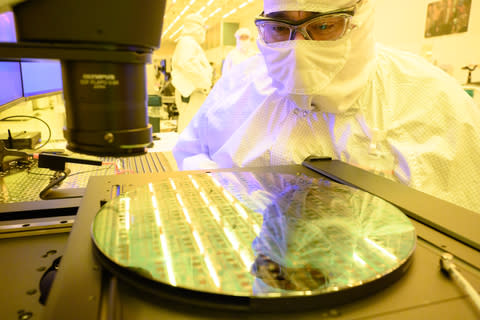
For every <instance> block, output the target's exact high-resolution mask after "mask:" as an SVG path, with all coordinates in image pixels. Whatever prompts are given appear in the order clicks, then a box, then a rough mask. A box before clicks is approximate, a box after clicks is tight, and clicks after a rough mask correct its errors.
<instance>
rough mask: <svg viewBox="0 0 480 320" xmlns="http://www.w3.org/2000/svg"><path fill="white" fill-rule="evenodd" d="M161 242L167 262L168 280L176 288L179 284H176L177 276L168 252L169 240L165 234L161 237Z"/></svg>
mask: <svg viewBox="0 0 480 320" xmlns="http://www.w3.org/2000/svg"><path fill="white" fill-rule="evenodd" d="M160 242H161V243H162V250H163V255H164V257H165V260H166V265H167V274H168V280H169V282H170V284H171V285H173V286H176V285H177V283H176V282H175V274H174V273H173V265H172V258H171V257H170V251H168V246H167V239H166V238H165V235H164V234H162V235H161V236H160Z"/></svg>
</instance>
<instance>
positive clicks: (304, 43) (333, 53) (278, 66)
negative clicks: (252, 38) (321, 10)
mask: <svg viewBox="0 0 480 320" xmlns="http://www.w3.org/2000/svg"><path fill="white" fill-rule="evenodd" d="M257 43H258V47H259V49H260V51H261V52H262V54H263V58H264V59H265V63H266V65H267V69H268V73H269V75H270V76H271V77H272V79H273V85H274V86H275V87H276V88H277V89H279V91H280V93H282V94H301V95H320V94H322V93H323V91H324V90H323V89H324V88H325V87H326V86H327V85H328V84H329V83H330V82H331V81H332V79H333V78H334V77H335V76H336V75H337V74H338V72H339V71H340V70H342V69H343V67H344V66H345V63H346V61H347V57H348V55H349V53H350V39H349V37H348V35H345V36H344V37H343V38H342V39H339V40H337V41H312V40H289V41H282V42H276V43H271V44H269V45H266V44H265V43H264V42H263V41H262V40H258V41H257Z"/></svg>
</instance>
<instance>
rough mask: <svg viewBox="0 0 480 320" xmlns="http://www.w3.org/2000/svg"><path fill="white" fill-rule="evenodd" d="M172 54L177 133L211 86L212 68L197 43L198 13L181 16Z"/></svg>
mask: <svg viewBox="0 0 480 320" xmlns="http://www.w3.org/2000/svg"><path fill="white" fill-rule="evenodd" d="M181 32H182V33H181V36H180V38H179V40H178V43H177V46H176V47H175V51H174V52H173V56H172V84H173V86H174V87H175V104H176V105H177V109H178V112H179V117H178V126H177V131H178V132H179V133H180V132H182V131H183V129H184V128H185V127H186V126H187V125H188V123H189V122H190V120H191V119H192V117H193V116H194V115H195V113H197V111H198V109H199V108H200V106H201V105H202V103H203V102H204V101H205V98H206V97H207V95H208V92H209V90H210V87H211V85H212V75H213V70H212V67H211V66H210V63H209V62H208V60H207V57H206V55H205V52H204V51H203V49H202V47H201V46H200V45H201V44H202V43H203V42H205V27H204V19H203V17H202V16H201V15H199V14H191V15H188V16H187V17H185V21H184V27H183V29H182V31H181Z"/></svg>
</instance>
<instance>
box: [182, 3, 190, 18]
mask: <svg viewBox="0 0 480 320" xmlns="http://www.w3.org/2000/svg"><path fill="white" fill-rule="evenodd" d="M188 9H190V5H189V4H187V5H186V6H185V8H183V10H182V12H180V16H183V14H184V13H185V12H186V11H187V10H188Z"/></svg>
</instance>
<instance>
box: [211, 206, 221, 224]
mask: <svg viewBox="0 0 480 320" xmlns="http://www.w3.org/2000/svg"><path fill="white" fill-rule="evenodd" d="M208 209H210V212H211V213H212V215H213V217H214V218H215V220H217V221H218V222H220V212H218V210H217V208H215V207H214V206H208Z"/></svg>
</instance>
